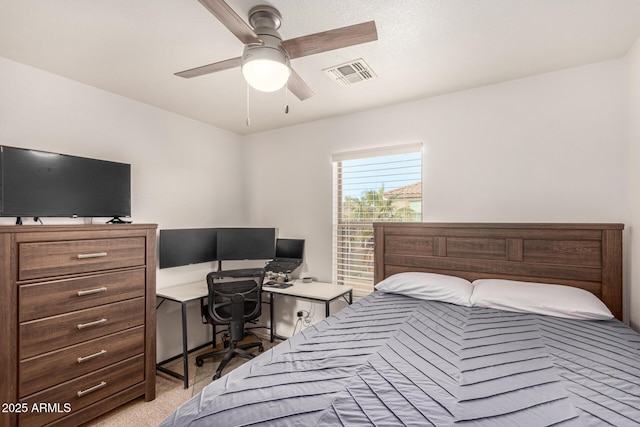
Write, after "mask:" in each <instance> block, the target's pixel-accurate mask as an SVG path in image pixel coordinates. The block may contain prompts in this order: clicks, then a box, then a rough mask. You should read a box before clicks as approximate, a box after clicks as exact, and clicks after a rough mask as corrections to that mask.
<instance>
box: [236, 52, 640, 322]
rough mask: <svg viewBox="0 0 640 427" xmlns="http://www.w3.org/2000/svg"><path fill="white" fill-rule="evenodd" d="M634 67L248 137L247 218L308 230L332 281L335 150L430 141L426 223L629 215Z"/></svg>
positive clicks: (606, 67)
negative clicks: (628, 107) (629, 78)
mask: <svg viewBox="0 0 640 427" xmlns="http://www.w3.org/2000/svg"><path fill="white" fill-rule="evenodd" d="M625 66H626V63H625V61H624V60H622V59H621V60H613V61H606V62H601V63H597V64H593V65H588V66H583V67H579V68H574V69H569V70H564V71H559V72H554V73H549V74H543V75H537V76H533V77H528V78H523V79H519V80H514V81H509V82H504V83H500V84H496V85H491V86H485V87H481V88H476V89H472V90H467V91H462V92H457V93H453V94H448V95H443V96H439V97H435V98H429V99H424V100H421V101H416V102H412V103H406V104H402V105H398V106H392V107H388V108H381V109H376V110H372V111H369V112H364V113H360V114H354V115H350V116H342V117H337V118H332V119H327V120H322V121H318V122H314V123H309V124H304V125H299V126H295V127H290V128H286V129H279V130H274V131H270V132H264V133H261V134H255V135H250V136H247V137H245V141H246V143H247V147H246V150H247V159H248V164H249V165H250V166H255V167H249V168H248V169H249V170H252V171H256V172H255V173H254V174H253V175H251V176H250V177H249V180H248V185H247V196H248V201H249V214H250V221H251V222H252V223H256V224H259V223H274V224H278V226H279V227H280V231H281V235H286V236H287V237H289V236H291V237H301V238H305V239H307V247H306V265H305V268H306V270H307V271H309V272H310V273H312V274H313V275H314V276H316V277H318V278H319V279H321V280H331V263H332V260H331V257H332V249H331V245H332V164H331V160H330V158H331V154H332V153H333V152H340V151H348V150H355V149H360V148H369V147H376V146H384V145H389V144H403V143H407V142H415V141H422V142H423V143H424V147H425V148H424V161H423V165H424V169H423V177H424V190H423V191H424V206H423V212H424V220H425V221H493V222H496V221H523V222H524V221H540V222H563V221H565V222H624V221H625V207H626V206H625V200H626V194H625V186H624V183H625V182H626V179H627V178H626V171H625V167H624V165H625V163H626V156H627V152H626V135H625V87H626V86H625V79H624V75H625V72H626V70H625ZM364 84H367V83H364ZM345 90H348V88H345ZM275 188H278V189H279V191H278V192H276V193H275V194H276V195H275V196H274V189H275ZM635 309H636V310H637V309H638V308H635ZM316 312H317V313H322V311H321V310H316ZM283 315H287V316H288V315H289V314H287V313H283ZM320 318H321V316H320ZM278 327H279V330H281V333H285V328H284V327H280V325H279V326H278ZM289 327H291V325H289Z"/></svg>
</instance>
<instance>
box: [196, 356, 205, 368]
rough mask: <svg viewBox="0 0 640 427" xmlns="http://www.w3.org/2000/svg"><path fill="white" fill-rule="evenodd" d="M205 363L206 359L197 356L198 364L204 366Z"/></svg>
mask: <svg viewBox="0 0 640 427" xmlns="http://www.w3.org/2000/svg"><path fill="white" fill-rule="evenodd" d="M202 365H204V360H202V359H200V358H199V357H196V366H202Z"/></svg>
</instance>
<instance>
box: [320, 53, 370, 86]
mask: <svg viewBox="0 0 640 427" xmlns="http://www.w3.org/2000/svg"><path fill="white" fill-rule="evenodd" d="M322 71H324V73H325V74H326V75H327V76H328V77H329V78H330V79H331V80H333V81H335V82H337V83H338V84H340V85H342V86H350V85H352V84H354V83H359V82H363V81H365V80H371V79H375V78H377V77H378V76H376V74H375V73H374V72H373V71H372V70H371V67H369V65H367V63H366V62H364V60H363V59H362V58H360V59H356V60H355V61H351V62H347V63H345V64H340V65H336V66H333V67H330V68H327V69H324V70H322Z"/></svg>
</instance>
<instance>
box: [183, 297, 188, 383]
mask: <svg viewBox="0 0 640 427" xmlns="http://www.w3.org/2000/svg"><path fill="white" fill-rule="evenodd" d="M187 341H188V337H187V304H186V303H184V302H183V303H182V368H183V369H184V388H189V349H188V348H187V345H188V344H187Z"/></svg>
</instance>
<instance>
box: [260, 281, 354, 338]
mask: <svg viewBox="0 0 640 427" xmlns="http://www.w3.org/2000/svg"><path fill="white" fill-rule="evenodd" d="M262 292H268V293H269V304H270V306H269V320H270V322H271V323H270V324H271V342H273V339H274V338H277V339H286V338H285V337H280V336H278V335H276V332H275V329H276V328H275V322H274V318H273V313H274V311H275V310H274V304H275V296H276V295H286V296H291V297H295V298H302V299H306V300H310V301H316V302H323V303H324V311H325V316H326V317H329V314H330V313H329V311H330V304H331V301H333V300H335V299H338V298H340V297H342V298H344V299H345V301H347V303H348V304H351V303H352V302H353V288H352V287H350V286H343V285H334V284H332V283H325V282H311V283H303V282H302V281H301V280H295V281H294V282H293V285H292V286H289V287H288V288H274V287H270V286H263V287H262Z"/></svg>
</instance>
